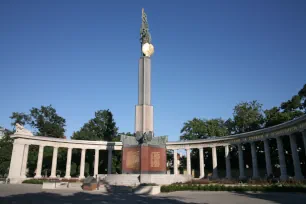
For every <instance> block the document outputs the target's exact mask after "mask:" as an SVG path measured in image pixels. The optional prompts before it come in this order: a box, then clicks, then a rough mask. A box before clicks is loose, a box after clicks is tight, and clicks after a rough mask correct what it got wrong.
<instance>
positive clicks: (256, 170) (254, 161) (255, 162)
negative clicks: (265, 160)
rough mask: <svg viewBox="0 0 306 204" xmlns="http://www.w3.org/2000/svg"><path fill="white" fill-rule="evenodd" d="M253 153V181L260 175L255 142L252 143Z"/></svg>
mask: <svg viewBox="0 0 306 204" xmlns="http://www.w3.org/2000/svg"><path fill="white" fill-rule="evenodd" d="M251 153H252V166H253V179H258V178H259V173H258V165H257V153H256V145H255V142H251Z"/></svg>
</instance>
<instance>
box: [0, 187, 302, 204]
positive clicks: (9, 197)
mask: <svg viewBox="0 0 306 204" xmlns="http://www.w3.org/2000/svg"><path fill="white" fill-rule="evenodd" d="M0 203H1V204H30V203H31V204H51V203H58V204H84V203H94V204H98V203H99V204H108V203H124V204H128V203H141V204H151V203H154V204H168V203H174V204H181V203H203V204H217V203H226V204H231V203H236V204H240V203H241V204H245V203H248V204H259V203H260V204H267V203H269V204H270V203H281V204H286V203H288V204H305V203H306V194H302V193H242V192H241V193H230V192H192V191H189V192H187V191H184V192H173V193H167V194H160V195H158V196H139V195H134V194H130V193H109V194H102V193H99V192H89V193H88V192H76V191H72V190H42V189H41V185H32V184H21V185H5V184H0Z"/></svg>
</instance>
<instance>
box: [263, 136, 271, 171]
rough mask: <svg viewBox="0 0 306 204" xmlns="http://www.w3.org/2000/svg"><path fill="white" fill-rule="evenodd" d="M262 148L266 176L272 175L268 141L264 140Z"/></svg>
mask: <svg viewBox="0 0 306 204" xmlns="http://www.w3.org/2000/svg"><path fill="white" fill-rule="evenodd" d="M264 147H265V158H266V169H267V175H268V176H269V175H271V174H272V165H271V155H270V147H269V140H268V139H265V140H264Z"/></svg>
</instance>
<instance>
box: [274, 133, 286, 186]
mask: <svg viewBox="0 0 306 204" xmlns="http://www.w3.org/2000/svg"><path fill="white" fill-rule="evenodd" d="M276 142H277V150H278V157H279V165H280V171H281V176H280V179H281V180H287V179H288V176H287V167H286V160H285V155H284V148H283V140H282V138H281V137H277V138H276Z"/></svg>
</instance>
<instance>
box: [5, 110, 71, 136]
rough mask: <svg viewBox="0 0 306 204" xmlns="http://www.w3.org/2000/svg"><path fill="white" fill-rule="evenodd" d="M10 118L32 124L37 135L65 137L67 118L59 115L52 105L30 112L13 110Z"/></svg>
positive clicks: (15, 121)
mask: <svg viewBox="0 0 306 204" xmlns="http://www.w3.org/2000/svg"><path fill="white" fill-rule="evenodd" d="M10 118H11V119H12V120H13V122H12V123H11V124H12V125H13V126H14V125H15V124H16V123H20V124H22V125H31V126H32V127H33V128H35V129H36V130H37V132H36V135H42V136H47V137H56V138H63V137H64V133H65V129H64V127H65V126H66V120H65V119H64V118H63V117H61V116H59V115H58V114H57V112H56V110H55V108H53V107H52V106H51V105H49V106H41V107H40V108H32V109H30V114H25V113H18V112H13V113H12V116H10Z"/></svg>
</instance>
